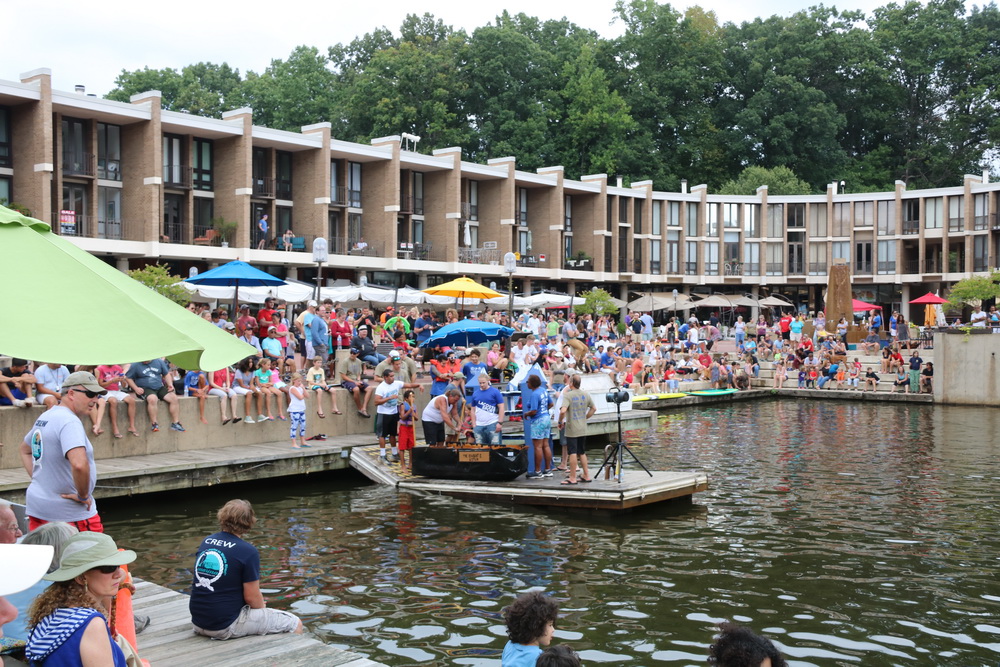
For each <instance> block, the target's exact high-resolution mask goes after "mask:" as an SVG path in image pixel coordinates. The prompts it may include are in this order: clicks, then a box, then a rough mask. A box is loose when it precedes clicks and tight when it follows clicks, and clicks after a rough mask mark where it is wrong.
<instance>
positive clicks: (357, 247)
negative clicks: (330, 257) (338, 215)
mask: <svg viewBox="0 0 1000 667" xmlns="http://www.w3.org/2000/svg"><path fill="white" fill-rule="evenodd" d="M414 245H416V244H414ZM327 248H328V250H329V251H330V252H331V253H333V254H334V255H354V256H355V257H385V253H384V252H383V250H384V248H385V243H383V242H382V241H366V240H364V239H347V238H344V237H342V236H334V237H332V238H329V239H327ZM418 259H419V258H418Z"/></svg>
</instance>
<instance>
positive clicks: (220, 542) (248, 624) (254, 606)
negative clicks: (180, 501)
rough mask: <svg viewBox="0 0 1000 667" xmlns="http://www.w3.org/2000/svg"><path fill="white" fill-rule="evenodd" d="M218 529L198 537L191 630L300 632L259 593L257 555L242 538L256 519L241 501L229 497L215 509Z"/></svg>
mask: <svg viewBox="0 0 1000 667" xmlns="http://www.w3.org/2000/svg"><path fill="white" fill-rule="evenodd" d="M218 520H219V528H221V530H220V531H219V532H218V533H214V534H212V535H209V536H208V537H206V538H205V539H204V540H202V543H201V546H199V547H198V553H197V555H196V557H195V562H194V581H193V582H192V583H191V601H190V603H189V605H188V608H189V610H190V612H191V623H192V625H194V631H195V633H196V634H199V635H204V636H206V637H211V638H213V639H231V638H233V637H246V636H248V635H271V634H278V633H283V632H294V633H296V634H301V632H302V621H300V620H299V618H298V617H297V616H295V615H294V614H292V613H289V612H287V611H281V610H279V609H268V608H267V607H266V606H265V603H264V596H263V594H262V593H261V591H260V554H258V553H257V549H255V548H254V547H253V545H251V544H250V543H249V542H246V541H244V540H243V537H242V536H243V535H244V534H246V533H247V532H248V531H249V530H250V529H251V528H253V526H254V524H255V523H256V522H257V517H256V515H255V514H254V511H253V506H252V505H250V503H249V502H248V501H246V500H230V501H229V502H228V503H226V504H225V505H223V506H222V509H220V510H219V513H218Z"/></svg>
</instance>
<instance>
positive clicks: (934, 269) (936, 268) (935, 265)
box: [921, 258, 941, 273]
mask: <svg viewBox="0 0 1000 667" xmlns="http://www.w3.org/2000/svg"><path fill="white" fill-rule="evenodd" d="M921 264H922V265H923V271H921V273H941V259H940V258H932V259H925V260H923V262H921Z"/></svg>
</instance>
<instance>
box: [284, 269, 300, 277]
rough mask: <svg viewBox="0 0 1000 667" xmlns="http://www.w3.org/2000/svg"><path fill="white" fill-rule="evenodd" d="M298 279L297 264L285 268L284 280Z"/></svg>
mask: <svg viewBox="0 0 1000 667" xmlns="http://www.w3.org/2000/svg"><path fill="white" fill-rule="evenodd" d="M298 279H299V268H298V267H297V266H289V267H287V268H286V269H285V280H298Z"/></svg>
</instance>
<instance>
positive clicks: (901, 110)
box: [108, 0, 1000, 192]
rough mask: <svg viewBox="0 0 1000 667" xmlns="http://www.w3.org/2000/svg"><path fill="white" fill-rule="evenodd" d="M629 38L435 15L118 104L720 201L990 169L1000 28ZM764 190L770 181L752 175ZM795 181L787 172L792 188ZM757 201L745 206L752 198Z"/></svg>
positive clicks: (712, 32) (641, 18)
mask: <svg viewBox="0 0 1000 667" xmlns="http://www.w3.org/2000/svg"><path fill="white" fill-rule="evenodd" d="M616 11H617V16H618V20H620V21H621V22H622V23H623V25H624V26H625V31H624V34H623V36H621V37H619V38H615V39H604V38H601V37H600V36H599V35H598V34H597V33H595V32H594V31H591V30H587V29H584V28H581V27H579V26H577V25H574V24H573V23H571V22H569V21H567V20H565V19H563V20H559V21H541V20H539V19H537V18H533V17H530V16H527V15H525V14H518V15H516V16H512V15H510V14H508V13H506V12H504V13H503V14H501V15H500V16H498V17H497V18H496V20H495V21H494V22H493V23H490V24H488V25H485V26H482V27H480V28H477V29H476V30H475V31H473V32H472V34H471V35H470V34H467V33H466V32H465V31H464V30H454V29H453V28H452V27H450V26H448V25H446V24H445V23H444V22H443V21H441V20H440V19H437V18H435V17H434V16H432V15H430V14H424V15H423V16H416V15H410V16H408V17H407V18H406V20H405V21H404V22H403V25H402V26H401V27H400V30H399V34H398V35H396V34H394V33H392V32H391V31H389V30H387V29H385V28H379V29H377V30H374V31H372V32H370V33H368V34H365V35H364V36H361V37H358V38H356V39H355V40H353V41H352V42H350V43H349V44H337V45H335V46H332V47H330V48H328V49H327V50H326V51H325V52H324V51H321V50H320V49H318V48H316V47H310V46H300V47H297V48H296V49H295V50H294V51H293V52H292V53H291V54H290V55H289V56H288V57H287V58H286V59H284V60H272V61H271V64H270V66H269V67H268V68H267V69H266V70H264V71H263V72H261V73H256V72H247V73H246V75H245V76H243V75H241V74H240V73H239V71H238V70H234V69H232V68H230V67H229V66H228V65H227V64H225V63H223V64H221V65H217V64H213V63H198V64H194V65H188V66H186V67H184V68H182V69H181V70H179V71H178V70H175V69H164V70H150V69H148V68H147V69H143V70H137V71H132V72H129V71H123V72H122V73H121V75H120V76H119V77H118V79H117V81H116V84H117V88H116V89H115V90H113V91H112V92H111V93H110V94H109V95H108V97H109V98H111V99H119V100H127V99H128V97H129V96H130V95H132V94H134V93H137V92H141V91H145V90H150V89H156V90H160V91H162V92H163V100H164V105H165V107H166V108H169V109H174V110H182V111H188V112H190V113H196V114H203V115H209V116H218V115H220V114H221V113H222V111H224V110H226V109H232V108H237V107H242V106H249V107H251V108H252V109H253V110H254V122H255V123H257V124H261V125H266V126H270V127H275V128H281V129H288V130H298V129H299V128H300V127H301V126H303V125H308V124H311V123H316V122H320V121H330V122H331V123H332V124H333V133H334V136H335V137H338V138H341V139H347V140H351V141H360V142H367V141H368V140H369V139H371V138H373V137H380V136H385V135H390V134H399V133H401V132H410V133H413V134H418V135H420V136H421V137H422V138H423V141H422V142H421V143H420V149H421V150H426V151H430V150H432V149H434V148H441V147H445V146H461V147H462V148H463V149H464V151H465V153H466V155H467V156H468V158H469V159H471V160H474V161H485V160H487V159H490V158H494V157H501V156H507V155H513V156H516V157H517V159H518V165H519V167H521V168H524V169H529V170H530V169H536V168H538V167H543V166H550V165H557V164H561V165H563V166H565V167H566V173H567V176H569V177H572V178H578V177H579V176H581V175H583V174H591V173H607V174H610V175H612V176H614V175H621V176H624V177H625V178H626V179H627V180H639V179H647V178H651V179H653V181H654V184H655V187H656V188H659V189H676V188H677V187H678V185H679V181H680V180H681V179H687V180H688V181H689V182H691V183H707V184H709V186H710V187H712V188H713V189H717V188H718V187H719V186H721V185H722V184H724V183H725V184H727V185H731V184H730V182H731V181H732V182H736V181H737V179H738V178H739V176H740V175H741V174H742V173H743V172H744V170H746V169H747V168H749V167H758V168H763V169H775V168H778V167H783V168H787V170H790V172H791V174H790V176H791V175H794V176H795V177H798V178H799V179H801V180H802V181H804V182H805V183H806V184H807V187H809V188H811V189H812V190H814V191H822V190H823V189H824V188H825V185H826V183H828V182H830V181H833V180H838V181H839V180H845V181H846V182H847V184H848V185H847V187H848V189H849V190H850V191H852V192H857V191H864V190H883V189H891V187H892V183H893V181H894V180H896V179H901V180H903V181H905V182H906V183H907V184H908V185H910V186H913V187H934V186H943V185H954V184H956V183H958V182H960V181H959V179H960V178H961V175H962V174H964V173H975V172H977V171H978V170H980V169H981V168H983V166H984V165H985V164H986V163H988V162H989V161H994V160H996V159H997V158H998V148H997V147H998V146H1000V113H998V111H1000V11H998V10H997V7H996V5H995V4H993V3H990V4H988V5H986V6H984V7H974V8H973V9H971V10H966V8H965V5H964V3H963V2H962V1H961V0H930V1H929V2H928V3H927V4H926V5H922V4H921V3H919V2H915V1H914V2H906V3H905V4H902V5H900V4H895V3H893V4H888V5H886V6H884V7H881V8H879V9H876V10H875V11H874V12H873V13H872V14H871V15H868V16H865V15H863V14H861V13H859V12H850V11H846V12H841V11H838V10H836V9H834V8H831V7H825V6H822V5H820V6H817V7H813V8H811V9H809V10H807V11H802V12H798V13H796V14H794V15H792V16H789V17H779V16H772V17H771V18H767V19H756V20H754V21H753V22H746V23H742V24H740V25H736V24H733V23H724V24H720V23H719V22H718V20H717V18H716V16H715V14H714V13H713V12H705V11H704V10H702V9H701V8H698V7H693V8H691V9H689V10H688V11H686V12H683V13H682V12H679V11H678V10H676V9H674V8H673V7H671V6H670V5H667V4H657V3H656V2H654V0H630V1H629V2H625V1H624V0H619V2H618V4H617V7H616ZM757 173H759V172H757ZM783 173H784V172H783ZM746 187H749V186H746Z"/></svg>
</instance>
